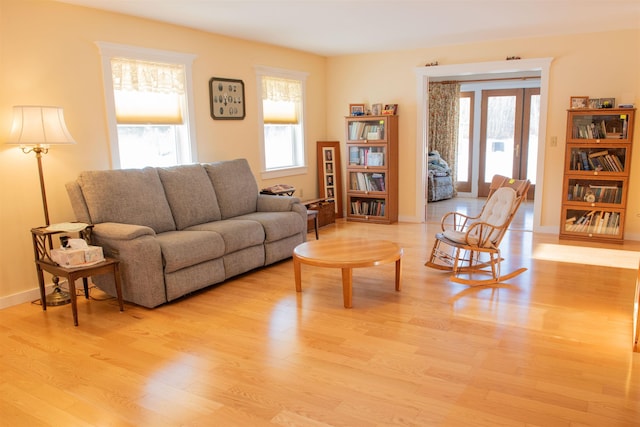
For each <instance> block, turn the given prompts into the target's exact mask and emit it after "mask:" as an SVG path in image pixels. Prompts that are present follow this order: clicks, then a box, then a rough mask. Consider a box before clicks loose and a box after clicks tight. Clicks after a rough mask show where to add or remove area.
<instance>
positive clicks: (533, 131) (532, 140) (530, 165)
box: [527, 95, 540, 185]
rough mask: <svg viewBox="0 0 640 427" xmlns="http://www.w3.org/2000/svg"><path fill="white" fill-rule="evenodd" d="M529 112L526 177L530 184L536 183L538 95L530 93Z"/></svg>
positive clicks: (538, 120) (538, 121) (538, 122)
mask: <svg viewBox="0 0 640 427" xmlns="http://www.w3.org/2000/svg"><path fill="white" fill-rule="evenodd" d="M530 111H531V112H530V113H529V150H528V153H527V178H528V179H529V180H530V181H531V184H533V185H535V183H536V169H537V167H538V135H539V133H538V125H539V124H540V95H531V108H530Z"/></svg>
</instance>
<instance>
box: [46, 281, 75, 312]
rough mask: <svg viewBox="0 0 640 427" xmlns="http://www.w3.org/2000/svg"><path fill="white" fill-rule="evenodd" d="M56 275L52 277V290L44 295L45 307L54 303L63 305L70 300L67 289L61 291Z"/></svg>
mask: <svg viewBox="0 0 640 427" xmlns="http://www.w3.org/2000/svg"><path fill="white" fill-rule="evenodd" d="M56 279H58V278H57V277H55V278H54V282H55V286H54V287H53V291H51V293H50V294H49V295H47V296H46V298H45V299H46V301H47V307H54V306H56V305H65V304H69V303H70V302H71V295H70V294H69V292H67V291H63V290H62V288H60V286H59V285H58V280H56Z"/></svg>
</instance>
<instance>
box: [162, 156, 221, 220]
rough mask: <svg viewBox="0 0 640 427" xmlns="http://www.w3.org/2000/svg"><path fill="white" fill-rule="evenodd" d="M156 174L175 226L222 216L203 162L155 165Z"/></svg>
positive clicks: (216, 218)
mask: <svg viewBox="0 0 640 427" xmlns="http://www.w3.org/2000/svg"><path fill="white" fill-rule="evenodd" d="M158 175H159V176H160V180H161V181H162V185H163V186H164V192H165V194H166V196H167V201H168V202H169V206H170V207H171V212H172V213H173V220H174V221H175V222H176V228H177V229H178V230H183V229H185V228H187V227H190V226H192V225H196V224H202V223H205V222H210V221H217V220H219V219H220V218H221V216H220V208H219V207H218V199H217V198H216V193H215V191H214V189H213V185H212V184H211V180H210V179H209V176H208V175H207V172H206V171H205V170H204V168H203V167H202V165H182V166H173V167H167V168H158Z"/></svg>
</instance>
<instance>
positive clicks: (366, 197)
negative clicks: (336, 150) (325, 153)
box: [345, 115, 398, 224]
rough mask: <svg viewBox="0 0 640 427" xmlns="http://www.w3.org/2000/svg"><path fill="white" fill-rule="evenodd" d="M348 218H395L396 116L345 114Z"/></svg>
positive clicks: (386, 221)
mask: <svg viewBox="0 0 640 427" xmlns="http://www.w3.org/2000/svg"><path fill="white" fill-rule="evenodd" d="M345 127H346V141H347V156H348V157H347V221H363V222H375V223H381V224H391V223H394V222H397V221H398V116H396V115H383V116H355V117H353V116H350V117H347V118H346V122H345Z"/></svg>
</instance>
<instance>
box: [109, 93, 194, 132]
mask: <svg viewBox="0 0 640 427" xmlns="http://www.w3.org/2000/svg"><path fill="white" fill-rule="evenodd" d="M113 94H114V101H115V104H116V121H117V122H118V124H121V125H124V124H127V125H131V124H172V125H180V124H182V123H183V122H184V120H183V117H182V96H181V95H177V94H173V93H151V92H131V91H122V90H115V91H114V92H113Z"/></svg>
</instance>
